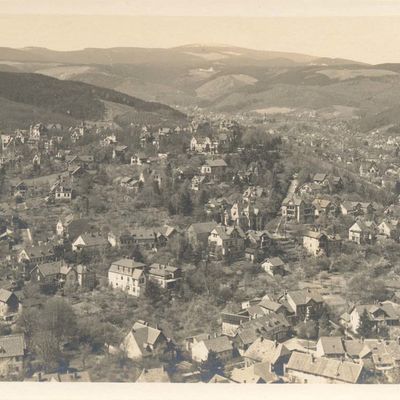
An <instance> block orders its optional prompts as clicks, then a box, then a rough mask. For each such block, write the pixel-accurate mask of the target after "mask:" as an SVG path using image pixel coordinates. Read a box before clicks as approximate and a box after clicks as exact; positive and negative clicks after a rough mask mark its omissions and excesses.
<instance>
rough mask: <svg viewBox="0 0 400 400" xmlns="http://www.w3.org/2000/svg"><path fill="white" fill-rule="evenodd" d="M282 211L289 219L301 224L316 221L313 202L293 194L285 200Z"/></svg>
mask: <svg viewBox="0 0 400 400" xmlns="http://www.w3.org/2000/svg"><path fill="white" fill-rule="evenodd" d="M281 213H282V216H283V217H284V218H286V220H288V221H294V222H297V223H299V224H305V223H312V222H313V221H314V214H315V209H314V206H313V205H312V203H309V202H306V201H305V200H303V199H302V198H300V197H298V196H296V195H293V196H290V197H287V198H286V199H284V200H283V202H282V206H281Z"/></svg>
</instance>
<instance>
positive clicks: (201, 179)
mask: <svg viewBox="0 0 400 400" xmlns="http://www.w3.org/2000/svg"><path fill="white" fill-rule="evenodd" d="M208 181H209V179H208V177H207V176H204V175H195V176H194V177H193V178H192V180H191V189H192V190H193V191H195V192H198V191H199V190H201V189H202V188H203V186H204V184H206V183H207V182H208Z"/></svg>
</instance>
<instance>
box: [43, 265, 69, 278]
mask: <svg viewBox="0 0 400 400" xmlns="http://www.w3.org/2000/svg"><path fill="white" fill-rule="evenodd" d="M36 268H37V269H38V271H39V272H40V273H41V274H42V275H43V276H45V277H46V276H51V275H57V274H64V275H66V274H67V273H68V272H69V271H70V270H71V269H72V268H71V267H69V266H68V265H67V264H65V262H64V261H54V262H50V263H45V264H39V265H37V267H36Z"/></svg>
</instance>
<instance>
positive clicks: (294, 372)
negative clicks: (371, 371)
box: [285, 351, 365, 384]
mask: <svg viewBox="0 0 400 400" xmlns="http://www.w3.org/2000/svg"><path fill="white" fill-rule="evenodd" d="M285 375H286V376H287V377H288V378H289V380H290V382H293V383H353V384H355V383H362V382H363V380H364V377H365V371H364V367H363V365H362V364H356V363H354V362H350V361H342V360H335V359H331V358H325V357H315V356H314V355H313V354H306V353H299V352H297V351H294V352H293V353H292V355H291V356H290V359H289V362H288V363H287V365H286V366H285Z"/></svg>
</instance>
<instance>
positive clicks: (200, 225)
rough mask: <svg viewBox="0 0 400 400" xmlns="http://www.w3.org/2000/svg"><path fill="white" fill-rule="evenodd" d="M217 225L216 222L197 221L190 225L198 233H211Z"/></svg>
mask: <svg viewBox="0 0 400 400" xmlns="http://www.w3.org/2000/svg"><path fill="white" fill-rule="evenodd" d="M216 226H217V223H216V222H196V223H194V224H192V225H190V226H189V229H191V230H193V231H194V232H195V233H197V234H202V233H210V232H211V231H212V230H213V229H214V228H215V227H216Z"/></svg>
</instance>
